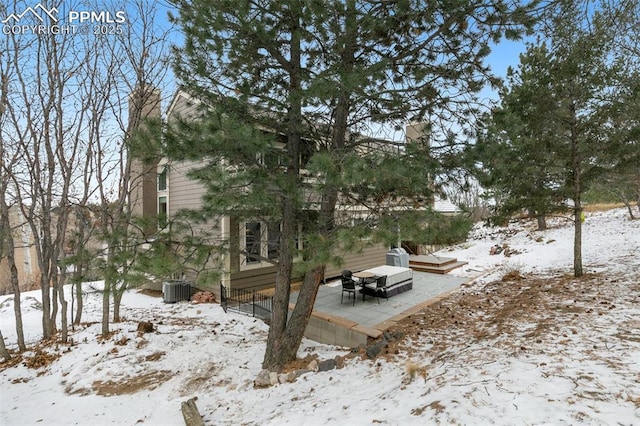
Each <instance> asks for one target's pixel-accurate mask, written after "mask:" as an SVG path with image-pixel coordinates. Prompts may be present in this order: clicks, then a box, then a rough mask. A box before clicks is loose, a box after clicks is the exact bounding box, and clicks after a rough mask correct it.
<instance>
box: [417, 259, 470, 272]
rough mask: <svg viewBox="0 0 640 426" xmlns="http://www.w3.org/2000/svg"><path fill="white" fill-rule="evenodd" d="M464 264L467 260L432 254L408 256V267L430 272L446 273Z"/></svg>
mask: <svg viewBox="0 0 640 426" xmlns="http://www.w3.org/2000/svg"><path fill="white" fill-rule="evenodd" d="M466 264H467V262H465V261H459V260H458V259H456V258H453V257H441V256H434V255H432V254H420V255H412V256H409V268H411V269H413V270H414V271H420V272H431V273H432V274H446V273H447V272H450V271H453V270H454V269H456V268H459V267H461V266H463V265H466Z"/></svg>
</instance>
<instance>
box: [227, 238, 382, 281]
mask: <svg viewBox="0 0 640 426" xmlns="http://www.w3.org/2000/svg"><path fill="white" fill-rule="evenodd" d="M387 251H388V250H387V248H386V247H385V246H382V245H376V246H373V247H367V248H365V249H364V250H362V251H361V252H358V253H347V254H343V266H342V267H335V266H327V270H326V272H325V277H326V279H330V278H335V277H337V276H339V275H340V273H341V271H342V270H343V269H349V270H351V271H353V272H356V271H361V270H363V269H368V268H373V267H375V266H381V265H384V264H385V261H386V253H387ZM275 282H276V267H275V266H268V267H264V268H257V269H251V270H247V271H239V272H232V273H231V286H232V287H233V288H241V289H246V290H263V289H267V288H273V287H274V286H275Z"/></svg>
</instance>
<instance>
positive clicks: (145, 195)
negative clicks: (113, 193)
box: [128, 85, 161, 235]
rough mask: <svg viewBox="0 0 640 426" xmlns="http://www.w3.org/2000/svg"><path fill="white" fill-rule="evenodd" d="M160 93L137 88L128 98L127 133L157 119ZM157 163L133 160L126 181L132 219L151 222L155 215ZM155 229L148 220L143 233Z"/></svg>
mask: <svg viewBox="0 0 640 426" xmlns="http://www.w3.org/2000/svg"><path fill="white" fill-rule="evenodd" d="M160 116H161V112H160V90H159V89H157V88H155V87H153V86H150V85H142V86H138V87H137V88H136V89H135V90H134V91H133V93H131V95H129V123H128V133H129V134H131V133H132V132H134V131H135V130H136V129H139V128H140V126H143V125H144V121H145V120H146V119H149V118H160ZM157 174H158V173H157V160H156V161H152V162H145V161H143V159H141V158H136V157H133V158H132V161H131V173H130V180H129V203H130V204H131V209H132V210H131V211H132V214H133V216H137V217H144V218H149V219H155V218H156V217H157V214H158V207H157V205H158V200H157V198H158V197H157V183H156V180H157ZM156 230H157V228H156V225H155V221H154V220H150V221H149V226H148V227H147V229H145V234H147V235H149V234H153V233H155V232H156Z"/></svg>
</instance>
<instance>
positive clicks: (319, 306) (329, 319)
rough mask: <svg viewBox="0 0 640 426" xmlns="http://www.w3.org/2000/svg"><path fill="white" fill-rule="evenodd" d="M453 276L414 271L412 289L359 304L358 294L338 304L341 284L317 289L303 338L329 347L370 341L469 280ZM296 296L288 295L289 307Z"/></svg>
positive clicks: (330, 284) (367, 298) (360, 299)
mask: <svg viewBox="0 0 640 426" xmlns="http://www.w3.org/2000/svg"><path fill="white" fill-rule="evenodd" d="M468 280H469V279H468V278H461V277H456V276H452V275H442V274H432V273H427V272H416V271H414V272H413V289H412V290H410V291H407V292H404V293H401V294H398V295H396V296H393V297H391V298H389V299H384V298H380V299H379V301H380V303H379V304H378V299H377V298H375V297H370V296H367V297H366V299H365V301H364V302H363V301H362V294H360V293H358V294H357V297H356V301H355V306H354V305H353V297H351V299H350V300H348V299H347V294H346V293H345V295H344V301H343V303H340V298H341V295H342V285H341V283H340V280H336V281H332V282H329V283H327V284H326V285H322V286H320V290H319V291H318V296H317V297H316V302H315V305H314V311H313V313H312V316H311V319H310V321H309V325H308V326H307V330H306V333H305V336H306V337H307V338H309V339H312V340H315V341H317V342H321V343H327V344H331V345H338V346H346V347H357V346H358V345H360V344H366V343H367V340H368V339H369V338H377V337H379V336H380V335H381V334H382V333H383V332H384V331H385V330H386V329H388V328H389V327H391V326H392V325H394V324H395V323H396V322H398V321H400V320H401V319H403V318H405V317H407V316H409V315H411V314H412V313H415V312H418V311H420V310H422V309H423V308H424V307H425V306H428V305H430V304H432V303H434V302H435V301H437V300H440V299H441V298H443V297H446V295H447V294H448V293H450V292H451V291H453V290H456V289H457V288H459V287H460V285H461V284H463V283H464V282H466V281H468ZM297 297H298V293H294V294H292V295H291V307H293V306H294V305H295V301H296V299H297Z"/></svg>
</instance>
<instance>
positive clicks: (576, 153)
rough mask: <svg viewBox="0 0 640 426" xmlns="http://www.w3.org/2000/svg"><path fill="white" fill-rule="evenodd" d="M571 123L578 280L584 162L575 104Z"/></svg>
mask: <svg viewBox="0 0 640 426" xmlns="http://www.w3.org/2000/svg"><path fill="white" fill-rule="evenodd" d="M570 122H571V168H572V170H571V173H572V180H573V204H574V206H573V212H574V218H573V219H574V230H575V232H574V235H573V275H574V276H575V277H576V278H578V277H581V276H582V275H583V271H582V196H581V194H582V182H581V178H582V160H581V156H580V140H579V138H578V131H577V125H578V117H577V114H576V108H575V105H574V104H571V106H570Z"/></svg>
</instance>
